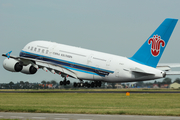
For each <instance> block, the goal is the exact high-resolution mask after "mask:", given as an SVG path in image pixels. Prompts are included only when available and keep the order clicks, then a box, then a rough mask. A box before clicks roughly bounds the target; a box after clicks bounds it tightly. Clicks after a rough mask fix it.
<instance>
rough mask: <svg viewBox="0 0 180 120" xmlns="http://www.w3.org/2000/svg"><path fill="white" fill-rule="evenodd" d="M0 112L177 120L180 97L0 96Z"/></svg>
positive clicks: (179, 95) (19, 94)
mask: <svg viewBox="0 0 180 120" xmlns="http://www.w3.org/2000/svg"><path fill="white" fill-rule="evenodd" d="M0 111H11V112H13V111H14V112H50V113H87V114H126V115H130V114H131V115H168V116H169V115H170V116H180V94H168V93H161V94H158V93H156V94H137V93H136V94H130V96H129V97H127V96H126V95H125V94H123V93H121V94H110V93H107V94H106V93H103V94H100V93H0Z"/></svg>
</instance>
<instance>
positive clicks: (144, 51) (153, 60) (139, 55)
mask: <svg viewBox="0 0 180 120" xmlns="http://www.w3.org/2000/svg"><path fill="white" fill-rule="evenodd" d="M177 21H178V20H177V19H172V18H167V19H165V20H164V21H163V22H162V23H161V25H160V26H159V27H158V28H157V29H156V30H155V31H154V33H153V34H152V35H151V36H150V37H149V38H148V39H147V40H146V42H145V43H144V44H143V45H142V46H141V48H139V50H138V51H137V52H136V53H135V54H134V55H133V56H132V57H131V58H129V59H131V60H133V61H136V62H138V63H141V64H145V65H148V66H151V67H154V68H155V67H156V66H157V64H158V62H159V60H160V58H161V56H162V53H163V51H164V49H165V48H166V45H167V43H168V41H169V38H170V36H171V34H172V32H173V30H174V27H175V26H176V23H177Z"/></svg>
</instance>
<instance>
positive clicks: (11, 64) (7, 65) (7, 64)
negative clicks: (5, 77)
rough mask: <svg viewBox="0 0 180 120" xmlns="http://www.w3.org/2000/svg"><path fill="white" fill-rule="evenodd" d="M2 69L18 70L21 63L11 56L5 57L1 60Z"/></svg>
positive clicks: (21, 67)
mask: <svg viewBox="0 0 180 120" xmlns="http://www.w3.org/2000/svg"><path fill="white" fill-rule="evenodd" d="M3 67H4V69H6V70H8V71H11V72H19V71H21V70H22V69H23V65H22V64H20V62H19V61H18V60H15V59H12V58H9V59H8V58H6V59H5V60H4V62H3Z"/></svg>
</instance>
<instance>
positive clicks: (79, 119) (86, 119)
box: [77, 119, 93, 120]
mask: <svg viewBox="0 0 180 120" xmlns="http://www.w3.org/2000/svg"><path fill="white" fill-rule="evenodd" d="M77 120H93V119H77Z"/></svg>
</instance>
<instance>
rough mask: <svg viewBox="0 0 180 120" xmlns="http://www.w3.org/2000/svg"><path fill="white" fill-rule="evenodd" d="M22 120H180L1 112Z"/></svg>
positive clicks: (156, 117)
mask: <svg viewBox="0 0 180 120" xmlns="http://www.w3.org/2000/svg"><path fill="white" fill-rule="evenodd" d="M1 118H5V119H21V120H27V119H30V120H132V119H133V120H179V119H180V117H176V116H141V115H98V114H57V113H13V112H0V119H1Z"/></svg>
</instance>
